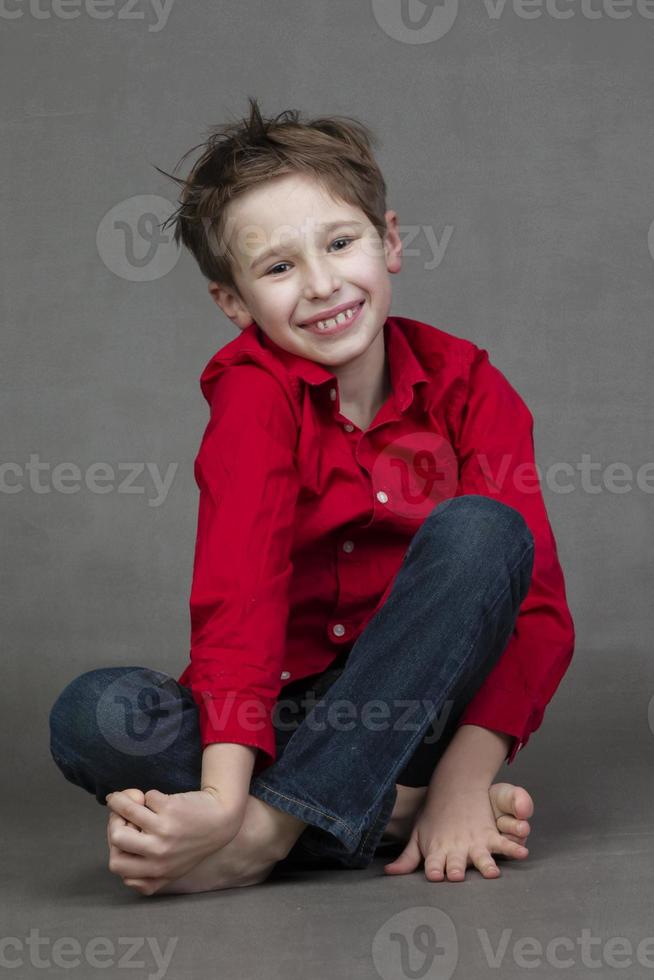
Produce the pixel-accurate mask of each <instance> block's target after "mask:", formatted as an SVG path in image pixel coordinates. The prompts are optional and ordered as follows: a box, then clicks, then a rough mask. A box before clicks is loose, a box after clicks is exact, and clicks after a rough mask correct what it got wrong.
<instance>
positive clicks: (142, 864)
mask: <svg viewBox="0 0 654 980" xmlns="http://www.w3.org/2000/svg"><path fill="white" fill-rule="evenodd" d="M109 870H110V871H111V872H112V874H116V875H119V876H120V877H121V878H158V877H159V878H160V877H163V876H162V875H161V870H162V869H160V868H159V866H158V865H157V862H156V860H155V859H153V858H151V857H142V856H141V855H139V854H128V853H127V852H126V851H121V850H120V848H118V847H115V846H114V847H113V848H112V852H111V854H110V856H109Z"/></svg>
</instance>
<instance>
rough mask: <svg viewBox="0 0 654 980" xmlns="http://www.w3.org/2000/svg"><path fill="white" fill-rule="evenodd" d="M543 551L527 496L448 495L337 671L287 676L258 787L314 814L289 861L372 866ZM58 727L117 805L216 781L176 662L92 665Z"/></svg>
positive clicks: (451, 728) (77, 770)
mask: <svg viewBox="0 0 654 980" xmlns="http://www.w3.org/2000/svg"><path fill="white" fill-rule="evenodd" d="M533 553H534V542H533V537H532V534H531V532H530V530H529V528H528V526H527V524H526V522H525V520H524V518H523V517H522V515H521V514H520V513H519V512H518V511H517V510H515V509H514V508H512V507H509V506H508V505H506V504H504V503H501V502H500V501H497V500H494V499H493V498H490V497H485V496H478V495H474V494H468V495H465V496H461V497H454V498H451V499H449V500H445V501H443V502H441V503H440V504H438V505H437V506H436V507H435V508H434V509H433V511H432V512H431V513H430V514H429V515H428V516H427V518H426V519H425V520H424V521H423V523H422V524H421V525H420V527H419V528H418V530H417V532H416V534H415V535H414V537H413V538H412V540H411V542H410V544H409V546H408V548H407V551H406V553H405V556H404V559H403V561H402V564H401V566H400V568H399V570H398V572H397V575H396V577H395V580H394V582H393V586H392V588H391V590H390V592H389V595H388V597H387V599H386V601H385V602H384V604H383V605H382V606H381V607H380V609H378V610H377V612H376V613H375V615H374V616H373V617H372V618H371V619H370V621H369V622H368V624H367V626H366V627H365V629H364V630H363V632H362V633H361V635H360V636H359V637H358V638H357V640H356V641H355V642H354V644H353V645H352V647H351V649H349V650H345V651H343V652H342V653H341V654H340V655H339V656H338V657H337V658H336V660H335V661H334V662H333V663H332V664H331V665H330V667H329V668H328V669H327V670H326V671H324V673H322V674H318V675H315V676H314V677H309V678H303V679H301V680H300V681H295V682H293V683H292V684H287V685H286V686H285V687H284V688H282V690H281V691H280V695H279V699H278V702H277V705H276V710H275V713H274V715H273V721H274V726H275V740H276V746H277V753H278V755H277V759H276V761H275V762H274V763H273V764H272V765H271V766H269V767H268V768H266V769H265V770H262V771H261V772H260V773H259V774H258V775H257V776H253V778H252V781H251V784H250V793H251V794H252V795H253V796H256V797H258V798H259V799H260V800H264V801H265V802H266V803H268V804H270V805H271V806H274V807H276V808H277V809H279V810H284V811H286V812H287V813H290V814H292V815H293V816H295V817H299V818H300V819H301V820H303V821H305V822H306V823H307V824H308V826H307V827H306V829H305V830H304V832H303V833H302V835H301V836H300V838H299V840H298V841H297V843H296V845H295V847H294V848H293V850H292V851H291V852H290V854H289V855H288V858H287V859H286V860H285V862H282V863H288V864H289V865H291V866H294V865H313V866H316V865H317V866H324V865H327V866H334V865H335V866H337V867H346V868H365V867H367V866H368V865H369V864H370V862H371V861H372V859H373V858H374V855H375V851H376V850H377V848H378V847H379V845H380V841H381V837H382V834H383V831H384V829H385V827H386V825H387V823H388V821H389V819H390V816H391V813H392V810H393V807H394V804H395V800H396V795H397V790H396V783H399V784H400V785H408V786H427V785H428V783H429V779H430V777H431V774H432V773H433V771H434V769H435V767H436V765H437V764H438V760H439V759H440V757H441V756H442V754H443V752H444V751H445V749H446V748H447V745H448V743H449V741H450V740H451V738H452V736H453V734H454V732H455V731H456V728H457V722H458V719H459V718H460V716H461V714H462V713H463V711H464V709H465V707H466V705H467V704H468V703H469V702H470V700H471V699H472V697H473V696H474V694H475V693H476V692H477V690H478V689H479V687H480V686H481V685H482V683H483V681H484V680H485V678H486V677H487V675H488V674H489V673H490V672H491V670H492V668H493V666H494V665H495V663H496V662H497V661H498V659H499V658H500V656H501V655H502V652H503V651H504V649H505V648H506V645H507V643H508V641H509V639H510V637H511V634H512V632H513V628H514V625H515V620H516V618H517V615H518V611H519V608H520V604H521V603H522V601H523V600H524V598H525V596H526V594H527V591H528V589H529V583H530V580H531V573H532V568H533ZM312 702H313V703H312ZM342 708H345V709H346V716H345V717H343V715H342ZM277 709H279V710H277ZM284 710H287V711H288V712H289V713H290V717H287V718H286V719H285V718H284V715H283V712H284ZM50 733H51V741H50V749H51V754H52V757H53V759H54V761H55V762H56V764H57V765H58V767H59V768H60V769H61V771H62V772H63V774H64V776H65V777H66V779H68V780H70V781H71V782H73V783H75V784H77V785H78V786H81V787H83V788H84V789H86V790H87V791H88V792H90V793H93V794H95V797H96V799H97V800H98V802H99V803H101V804H105V797H106V795H107V794H108V793H110V792H112V791H114V790H118V789H124V788H126V787H128V786H134V787H138V788H140V789H142V790H143V791H146V790H148V789H150V788H153V787H154V788H157V789H159V790H161V791H162V792H165V793H181V792H186V791H189V790H197V789H199V788H200V779H201V770H202V746H201V742H200V735H199V727H198V708H197V705H196V704H195V701H194V700H193V697H192V694H191V691H190V690H189V689H187V688H184V687H181V686H180V685H179V684H178V683H177V681H175V680H174V679H173V678H172V677H170V676H169V675H168V674H165V673H162V672H160V671H156V670H151V669H149V668H145V667H106V668H100V669H97V670H91V671H87V672H86V673H83V674H81V675H80V676H79V677H76V678H75V679H74V680H72V681H71V682H70V683H69V684H68V685H67V686H66V687H65V688H64V689H63V691H62V692H61V694H60V695H59V697H58V698H57V700H56V701H55V703H54V704H53V706H52V709H51V711H50Z"/></svg>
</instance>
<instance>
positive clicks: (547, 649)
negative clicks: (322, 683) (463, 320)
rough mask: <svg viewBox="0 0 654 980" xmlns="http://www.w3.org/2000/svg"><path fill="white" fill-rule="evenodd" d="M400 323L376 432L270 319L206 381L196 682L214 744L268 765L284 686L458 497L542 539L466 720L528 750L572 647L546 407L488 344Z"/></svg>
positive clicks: (390, 345) (354, 628) (345, 636)
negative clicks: (524, 392) (434, 515)
mask: <svg viewBox="0 0 654 980" xmlns="http://www.w3.org/2000/svg"><path fill="white" fill-rule="evenodd" d="M383 329H384V343H385V349H386V354H387V359H388V365H389V371H390V382H391V388H392V392H391V395H390V396H389V397H388V399H387V401H386V402H385V403H384V405H383V406H382V407H381V408H380V410H379V411H378V413H377V415H376V416H375V418H374V420H373V422H372V423H371V424H370V426H369V427H368V428H367V429H366V430H365V431H363V430H361V429H360V428H359V427H358V426H356V425H355V424H353V423H351V422H350V420H349V419H347V418H346V417H345V416H344V415H342V414H341V413H340V411H339V387H338V379H337V378H336V376H335V375H334V374H333V373H332V371H330V369H329V368H328V367H326V366H324V365H321V364H318V363H317V362H315V361H311V360H308V359H307V358H304V357H300V356H299V355H296V354H291V353H289V352H288V351H285V350H284V349H282V348H281V347H279V346H278V345H276V344H275V343H274V342H273V341H272V340H270V338H268V337H267V336H266V335H265V334H264V333H263V331H262V330H261V329H260V328H259V326H258V325H257V324H256V323H254V322H253V323H251V324H250V325H249V327H247V329H245V330H243V331H242V332H241V333H240V335H239V336H238V337H237V338H236V339H234V340H232V341H231V342H230V343H228V344H226V345H225V346H224V347H223V348H221V350H219V351H218V352H217V353H216V354H215V355H214V357H212V359H211V360H210V361H209V363H208V364H207V366H206V368H205V369H204V371H203V373H202V375H201V377H200V386H201V389H202V393H203V395H204V397H205V398H206V399H207V401H208V403H209V405H210V408H211V412H210V419H209V422H208V424H207V427H206V430H205V432H204V435H203V438H202V442H201V445H200V449H199V451H198V454H197V457H196V460H195V479H196V482H197V484H198V487H199V490H200V498H199V511H198V523H197V539H196V547H195V558H194V566H193V581H192V586H191V594H190V601H189V606H190V615H191V651H190V663H189V665H188V666H187V667H186V669H185V670H184V672H183V674H182V675H181V676H180V677H179V679H178V680H179V683H181V684H183V685H185V686H187V687H190V688H191V690H192V692H193V698H194V700H195V702H196V703H197V705H198V708H199V726H200V736H201V742H202V748H204V747H205V746H206V745H208V744H210V743H212V742H236V743H240V744H243V745H253V746H257V747H258V748H259V750H260V751H259V752H258V753H257V756H256V760H255V766H254V772H255V773H258V772H260V771H261V770H262V769H264V768H265V767H266V766H268V765H270V764H271V763H272V762H274V760H275V757H276V753H275V738H274V729H273V725H272V720H271V712H272V709H273V708H274V705H275V702H276V700H277V698H278V696H279V695H280V690H281V688H282V687H283V685H284V683H285V682H289V681H295V680H298V679H300V678H302V677H307V676H309V675H310V674H315V673H318V672H322V671H323V670H325V669H326V668H327V667H328V665H329V664H330V662H331V661H332V660H333V659H334V658H335V657H336V655H337V654H338V653H339V652H340V651H341V650H343V648H346V647H347V648H350V647H351V646H352V645H353V643H354V641H355V640H356V638H357V637H358V636H359V634H360V633H361V632H362V630H363V629H364V627H365V626H366V624H367V623H368V621H369V620H370V619H371V617H372V616H373V615H374V613H375V612H376V610H377V609H378V608H379V607H380V605H381V604H382V603H383V602H384V601H385V600H386V598H387V596H388V594H389V592H390V589H391V587H392V585H393V581H394V578H395V575H396V573H397V571H398V570H399V567H400V564H401V562H402V559H403V557H404V554H405V552H406V549H407V547H408V545H409V542H410V541H411V538H412V537H413V535H414V534H415V532H416V531H417V529H418V527H419V526H420V524H421V523H422V521H423V520H424V519H425V517H426V516H427V514H428V513H429V512H430V511H431V510H432V509H433V507H434V506H436V505H437V504H438V503H439V502H440V501H441V500H443V499H446V498H451V497H455V496H459V495H461V494H466V493H473V494H483V495H485V496H494V497H496V498H497V499H499V500H501V501H503V502H505V503H507V504H509V505H510V506H512V507H514V508H515V509H516V510H518V511H520V513H521V514H522V515H523V517H524V518H525V520H526V522H527V524H528V526H529V528H530V530H531V532H532V534H533V537H534V542H535V550H534V565H533V572H532V580H531V586H530V589H529V592H528V594H527V596H526V597H525V600H524V602H523V603H522V605H521V608H520V612H519V614H518V619H517V621H516V626H515V629H514V632H513V634H512V637H511V639H510V640H509V643H508V644H507V647H506V649H505V651H504V652H503V654H502V656H501V658H500V660H499V661H498V662H497V663H496V665H495V667H494V668H493V670H492V671H491V673H490V674H489V675H488V677H487V678H486V680H485V682H484V683H483V685H482V686H481V688H480V689H479V691H478V692H477V694H476V695H475V696H474V698H473V699H472V700H471V701H470V703H469V704H468V706H467V708H466V709H465V711H464V713H463V715H462V716H461V718H460V719H459V725H463V724H474V725H480V726H483V727H484V728H490V729H493V730H496V731H500V732H505V733H507V734H509V735H512V736H513V737H514V741H513V744H512V746H511V749H510V751H509V752H508V754H507V761H508V762H509V763H510V762H512V761H513V759H514V757H515V755H516V753H517V752H518V750H519V749H520V748H522V746H524V745H525V744H526V743H527V741H528V739H529V736H530V734H531V733H532V732H533V731H535V730H536V729H537V728H538V727H539V726H540V724H541V722H542V720H543V713H544V710H545V707H546V705H547V703H548V702H549V701H550V699H551V698H552V696H553V694H554V692H555V691H556V689H557V687H558V685H559V683H560V681H561V678H562V676H563V674H564V673H565V671H566V670H567V668H568V665H569V663H570V659H571V657H572V653H573V649H574V640H575V633H574V625H573V621H572V617H571V615H570V611H569V609H568V605H567V601H566V594H565V585H564V579H563V573H562V571H561V567H560V565H559V560H558V556H557V550H556V544H555V541H554V536H553V534H552V529H551V527H550V524H549V520H548V517H547V513H546V510H545V505H544V502H543V497H542V493H541V489H540V484H539V482H538V474H537V471H536V470H535V468H534V443H533V417H532V415H531V412H530V411H529V409H528V408H527V406H526V404H525V402H524V401H523V400H522V398H521V396H520V395H519V394H518V393H517V391H516V390H515V389H514V388H513V387H512V386H511V385H510V384H509V382H508V381H507V379H506V378H505V376H504V375H503V374H502V373H501V371H499V370H498V369H497V368H496V367H494V366H493V365H492V364H491V363H490V361H489V359H488V353H487V351H486V350H484V349H483V348H479V347H477V346H476V345H475V344H473V343H472V342H470V341H468V340H465V339H462V338H459V337H456V336H454V335H452V334H449V333H446V332H445V331H443V330H439V329H437V328H436V327H432V326H429V325H428V324H425V323H421V322H420V321H417V320H411V319H407V318H405V317H395V316H392V317H389V318H388V319H387V320H386V322H385V324H384V328H383ZM400 656H401V652H398V657H400ZM398 667H400V668H401V664H400V663H399V662H398ZM281 696H282V697H283V693H282V694H281Z"/></svg>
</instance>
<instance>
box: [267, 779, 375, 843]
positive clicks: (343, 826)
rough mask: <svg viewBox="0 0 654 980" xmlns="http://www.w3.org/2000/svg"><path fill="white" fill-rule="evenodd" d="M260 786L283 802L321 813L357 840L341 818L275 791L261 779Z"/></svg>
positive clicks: (354, 832)
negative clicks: (286, 801)
mask: <svg viewBox="0 0 654 980" xmlns="http://www.w3.org/2000/svg"><path fill="white" fill-rule="evenodd" d="M259 785H260V786H263V787H265V789H267V790H268V792H269V793H273V794H274V795H275V796H279V797H280V798H281V799H282V800H288V802H289V803H296V804H297V805H299V806H301V807H304V808H306V809H307V810H311V811H312V812H313V813H319V814H320V815H321V816H322V817H325V819H326V820H329V821H330V822H331V823H333V824H338V825H339V826H340V827H342V828H343V829H344V830H345V833H346V834H347V836H348V837H350V838H355V837H356V836H357V834H356V831H353V830H351V829H350V827H349V826H348V824H346V823H345V821H343V820H341V819H340V817H334V816H332V815H331V814H330V813H327V812H326V811H325V810H321V809H320V807H316V806H311V804H310V803H305V802H304V801H303V800H298V799H296V797H294V796H288V795H287V794H286V793H280V792H279V790H277V789H273V787H272V786H270V785H269V784H268V783H266V782H265V781H264V780H263V779H261V778H259ZM319 829H321V830H323V829H324V828H322V827H321V828H319Z"/></svg>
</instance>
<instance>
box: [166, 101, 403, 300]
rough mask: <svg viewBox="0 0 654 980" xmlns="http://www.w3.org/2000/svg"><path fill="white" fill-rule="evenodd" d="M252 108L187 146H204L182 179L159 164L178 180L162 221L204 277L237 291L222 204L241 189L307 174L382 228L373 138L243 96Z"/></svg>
mask: <svg viewBox="0 0 654 980" xmlns="http://www.w3.org/2000/svg"><path fill="white" fill-rule="evenodd" d="M248 101H249V103H250V116H249V119H248V118H244V119H242V120H238V121H236V122H232V123H226V124H224V125H221V126H215V127H212V128H211V129H210V130H209V133H208V138H207V140H206V143H203V144H198V145H197V146H194V147H191V149H190V150H188V151H187V152H186V153H185V154H184V155H183V156H182V157H181V159H180V160H179V162H178V163H177V165H176V166H175V168H174V169H175V170H177V169H178V168H179V166H180V165H181V163H182V162H183V160H185V159H186V157H187V156H188V155H189V154H190V153H192V152H193V151H194V150H197V149H198V147H200V146H202V147H203V149H204V152H203V153H202V155H201V157H200V158H199V160H197V162H196V163H195V165H194V166H193V168H192V170H191V172H190V173H189V175H188V176H187V177H186V179H180V178H179V177H175V176H173V174H167V173H165V171H163V170H160V168H159V167H157V168H156V169H157V170H159V173H162V174H164V176H166V177H170V178H171V179H172V180H174V181H175V182H176V183H177V184H178V185H181V193H180V195H179V198H178V204H179V207H178V208H177V210H176V211H175V212H174V213H173V214H172V215H171V216H170V217H169V218H168V219H167V220H166V222H165V223H164V225H163V227H164V228H165V227H167V225H169V224H174V227H175V231H174V239H175V242H176V243H177V244H178V245H179V242H180V240H181V241H182V242H183V243H184V245H185V246H186V247H187V248H188V249H189V251H190V252H191V253H192V254H193V255H194V256H195V259H196V261H197V263H198V265H199V266H200V269H201V271H202V273H203V274H204V275H205V276H206V277H207V279H208V280H209V281H214V282H218V283H221V284H222V285H224V286H228V287H230V288H232V289H233V290H234V291H235V292H236V293H237V295H238V288H237V286H236V283H235V281H234V276H233V272H232V267H231V265H230V261H229V250H228V249H227V247H226V244H225V245H224V246H223V247H218V248H217V247H216V242H218V243H220V242H222V241H223V235H224V230H225V218H226V213H227V206H228V205H229V203H230V202H231V201H233V200H235V199H236V198H237V197H239V196H240V195H242V194H244V193H245V192H246V191H248V190H250V189H251V188H253V187H256V186H257V185H258V184H261V183H262V182H263V181H265V180H270V179H272V178H273V177H279V176H281V175H282V174H291V173H301V174H308V175H310V176H312V177H314V178H315V179H317V180H318V181H320V182H321V183H322V185H323V186H324V187H325V189H326V190H327V191H328V192H329V193H331V195H332V196H333V197H334V198H337V199H339V200H342V201H346V202H347V203H349V204H352V205H354V206H356V207H359V208H360V209H361V210H362V211H363V212H364V214H365V215H366V216H367V218H368V219H369V220H370V222H371V223H372V224H373V225H374V227H375V228H376V229H377V231H378V233H379V236H380V238H381V239H383V238H384V235H385V234H386V220H385V217H384V215H385V212H386V184H385V181H384V178H383V176H382V173H381V171H380V169H379V166H378V165H377V162H376V161H375V158H374V156H373V154H372V150H371V146H374V145H376V144H377V139H376V137H375V136H374V134H373V133H372V131H371V130H370V129H368V127H367V126H365V125H364V124H363V123H361V122H359V121H358V120H356V119H353V118H352V117H350V116H326V117H323V118H318V119H313V120H310V121H303V120H302V119H301V118H300V113H299V111H298V110H297V109H287V110H285V111H284V112H281V113H279V115H277V116H275V117H272V118H268V119H264V118H263V117H262V115H261V112H260V110H259V106H258V104H257V100H256V99H253V98H252V97H249V99H248Z"/></svg>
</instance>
